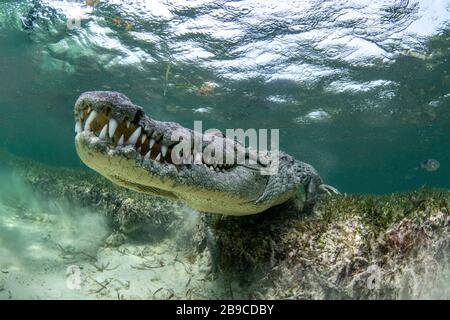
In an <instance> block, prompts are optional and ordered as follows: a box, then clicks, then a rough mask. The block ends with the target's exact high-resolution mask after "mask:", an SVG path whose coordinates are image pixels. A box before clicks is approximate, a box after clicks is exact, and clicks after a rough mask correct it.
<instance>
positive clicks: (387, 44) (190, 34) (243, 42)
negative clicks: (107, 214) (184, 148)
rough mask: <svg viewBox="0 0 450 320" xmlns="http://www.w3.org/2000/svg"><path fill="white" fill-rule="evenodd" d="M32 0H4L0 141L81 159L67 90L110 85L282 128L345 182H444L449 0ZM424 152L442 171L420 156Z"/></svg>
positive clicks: (400, 185) (227, 121)
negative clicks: (75, 25)
mask: <svg viewBox="0 0 450 320" xmlns="http://www.w3.org/2000/svg"><path fill="white" fill-rule="evenodd" d="M38 3H39V2H38V1H35V2H33V1H6V2H5V1H3V2H2V3H1V4H0V19H1V20H0V30H1V33H0V59H1V60H0V97H1V103H0V110H1V115H0V136H1V137H2V139H1V140H0V147H2V148H6V149H7V150H9V151H11V152H13V153H15V154H18V155H22V156H26V157H30V158H33V159H36V160H39V161H43V162H47V163H50V164H54V165H58V166H68V167H73V166H76V167H78V166H82V164H81V163H80V161H79V160H78V157H77V155H76V153H75V151H74V145H73V138H74V134H73V119H72V108H73V104H74V101H75V100H76V98H77V97H78V95H79V94H80V93H82V92H83V91H86V90H102V89H103V90H105V89H109V90H115V91H120V92H123V93H124V94H126V95H127V96H129V97H130V98H131V99H132V100H133V101H134V102H136V103H137V104H140V105H142V106H143V107H144V108H145V110H146V111H147V112H148V114H149V115H151V116H152V117H154V118H156V119H160V120H171V121H177V122H179V123H181V124H183V125H185V126H187V127H191V128H192V127H193V121H194V120H202V121H203V122H204V127H215V128H219V129H225V128H244V129H246V128H268V129H270V128H279V129H280V144H281V149H283V150H285V151H287V152H288V153H290V154H292V155H294V156H295V157H297V158H298V159H302V160H304V161H306V162H309V163H311V164H313V165H314V166H315V167H317V169H318V170H319V172H320V173H321V174H322V176H323V178H324V179H325V180H326V181H327V182H328V183H330V184H332V185H335V186H337V187H338V188H339V189H340V190H342V191H344V192H348V193H388V192H395V191H402V190H411V189H415V188H418V187H420V186H422V185H428V186H434V187H444V188H448V187H449V186H450V165H449V163H450V113H449V108H450V96H449V94H450V91H449V88H450V75H449V74H448V71H449V70H450V64H449V61H448V57H449V45H450V40H449V30H448V26H449V25H448V23H449V5H450V4H449V2H448V1H433V3H429V2H428V1H419V2H413V1H409V2H408V1H394V2H392V1H385V3H383V2H382V1H381V2H376V3H372V2H371V1H367V2H365V1H362V2H358V3H356V2H355V3H353V4H352V2H351V1H350V2H348V3H347V2H345V4H344V2H340V1H335V2H333V1H306V2H304V1H299V2H295V1H294V2H289V4H288V2H286V3H285V4H282V3H280V4H277V2H273V3H271V2H269V3H267V5H262V4H258V3H257V2H252V1H240V2H226V1H217V2H215V1H210V2H205V3H204V4H202V3H197V2H193V3H191V4H189V3H186V2H183V1H168V2H167V3H165V2H158V1H155V2H154V3H153V2H152V1H147V2H146V1H140V2H139V1H122V2H120V3H121V4H120V5H119V4H117V3H119V2H117V1H110V2H108V1H101V3H100V4H99V5H97V6H95V7H93V8H91V7H89V6H85V5H81V4H79V3H77V2H73V1H72V2H66V6H63V5H61V3H64V2H62V1H42V4H41V5H37V4H38ZM33 6H37V7H36V8H35V11H34V12H35V19H34V20H33V25H32V28H31V29H28V30H24V29H23V27H22V23H21V20H20V17H24V16H26V15H27V14H28V13H29V12H30V10H32V9H33ZM74 8H75V9H74ZM76 9H79V10H80V12H82V13H83V14H84V15H83V18H84V19H83V20H82V21H81V27H80V28H79V29H73V30H69V29H68V28H67V26H66V21H67V17H66V14H73V12H76ZM32 12H33V11H32ZM114 17H119V19H120V20H114V21H115V22H114V21H113V19H114ZM119 21H120V22H119ZM126 23H130V29H129V30H126V29H127V25H126ZM168 65H170V70H169V77H168V81H167V83H166V79H165V74H166V70H167V66H168ZM205 81H210V82H215V83H216V84H217V87H216V88H215V90H214V91H213V92H212V93H211V94H209V95H199V94H198V93H197V90H196V88H198V87H200V86H201V85H202V83H204V82H205ZM164 91H166V94H165V96H164ZM199 108H205V110H207V112H205V113H200V112H196V110H198V109H199ZM317 110H320V111H324V112H326V114H327V116H325V117H324V118H323V119H317V120H311V119H308V117H307V115H308V114H310V113H311V112H314V111H317ZM428 158H433V159H436V160H438V161H439V162H440V163H441V167H440V169H439V170H438V171H436V172H432V173H430V172H426V171H421V170H415V168H416V167H417V165H418V163H419V162H420V161H423V160H425V159H428Z"/></svg>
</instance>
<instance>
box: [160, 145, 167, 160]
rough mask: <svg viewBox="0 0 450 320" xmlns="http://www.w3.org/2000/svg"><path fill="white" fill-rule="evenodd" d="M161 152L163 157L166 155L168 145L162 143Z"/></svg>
mask: <svg viewBox="0 0 450 320" xmlns="http://www.w3.org/2000/svg"><path fill="white" fill-rule="evenodd" d="M161 153H162V155H163V157H165V156H166V153H167V146H165V145H161Z"/></svg>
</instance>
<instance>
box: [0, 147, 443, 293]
mask: <svg viewBox="0 0 450 320" xmlns="http://www.w3.org/2000/svg"><path fill="white" fill-rule="evenodd" d="M7 158H8V159H9V160H2V162H3V163H2V165H3V166H8V167H10V168H13V172H15V176H16V177H18V178H17V179H18V180H19V181H21V183H23V184H25V185H26V186H27V188H30V189H31V190H32V193H33V194H34V197H36V198H35V199H37V198H39V197H43V199H46V200H45V201H64V202H65V203H68V204H72V205H70V206H68V208H76V207H78V206H79V205H82V206H83V207H84V208H85V209H84V211H80V210H78V211H77V210H75V209H72V210H75V212H74V213H72V216H74V219H78V218H77V215H80V217H81V216H86V209H88V210H87V212H91V214H92V215H93V216H98V217H103V218H102V219H106V220H98V219H100V218H95V219H97V220H96V223H95V224H96V225H97V228H101V229H102V230H103V231H102V232H101V233H99V232H96V234H97V236H99V237H100V238H101V239H102V240H101V242H102V244H99V242H98V241H99V240H100V239H99V240H97V242H96V243H97V246H98V247H97V249H96V250H95V249H92V248H91V249H90V250H89V251H87V252H86V251H84V253H82V254H80V251H79V250H80V249H74V248H75V247H72V249H71V247H70V246H69V247H67V248H66V247H64V246H62V245H61V247H59V250H61V254H62V255H63V256H64V257H66V259H67V256H69V258H71V259H72V263H75V264H76V263H78V264H81V263H83V261H84V259H87V260H88V261H89V265H90V268H89V270H90V271H89V272H90V273H92V274H103V273H110V274H114V276H113V279H114V280H111V279H109V282H111V281H113V282H112V283H115V285H114V286H112V287H108V286H109V285H110V284H109V282H108V279H103V280H102V281H100V284H101V285H99V284H98V283H97V282H98V281H99V280H97V282H94V281H90V282H89V281H84V282H83V283H84V284H83V285H82V288H83V286H84V288H86V291H89V290H90V293H89V292H87V293H85V294H87V295H88V296H95V297H97V298H99V297H103V298H123V299H127V298H171V299H183V298H198V299H207V298H272V299H279V298H295V299H299V298H314V299H319V298H335V299H346V298H358V299H373V298H381V299H393V298H434V297H438V298H449V297H450V292H449V288H448V286H447V283H448V281H449V279H450V278H449V277H450V268H449V253H450V250H449V249H450V248H449V243H450V242H449V240H450V239H449V234H450V233H449V231H450V230H449V228H450V192H449V191H448V190H440V189H420V190H417V191H415V192H407V193H398V194H392V195H385V196H373V195H358V196H350V195H348V196H345V197H344V196H342V197H339V196H326V197H322V198H321V200H320V201H319V203H318V205H317V207H316V209H315V214H304V213H302V210H301V209H302V208H301V206H302V203H303V200H302V199H298V201H296V202H290V203H287V204H284V205H282V206H279V207H276V208H274V209H273V210H272V211H270V212H267V213H263V214H259V215H255V216H248V217H229V216H227V217H222V216H220V215H208V214H199V213H196V212H193V211H192V210H190V209H188V208H184V207H183V206H182V205H181V204H179V203H177V202H167V201H166V200H164V199H162V198H158V197H152V196H147V195H146V196H142V195H141V194H139V193H135V192H131V191H128V190H126V189H124V188H119V187H117V186H114V185H113V184H112V183H110V182H108V181H107V180H105V179H104V178H102V177H100V176H98V175H96V174H94V173H90V172H84V171H81V170H72V169H71V170H69V169H63V168H56V167H50V166H46V165H42V164H39V163H35V162H32V161H30V160H27V159H20V158H16V157H13V156H10V155H9V156H5V155H3V156H2V159H7ZM17 200H20V196H19V199H16V202H17ZM2 202H5V200H4V199H2ZM19 202H20V201H19ZM19 202H17V203H16V205H15V206H18V208H20V206H19V204H18V203H19ZM56 203H58V202H56ZM75 203H77V204H78V206H75V205H74V204H75ZM25 207H26V206H25ZM22 210H23V209H18V211H19V212H20V211H22ZM25 211H26V210H25ZM61 212H62V211H61ZM76 212H84V213H83V214H81V213H78V214H77V213H76ZM54 214H55V213H54ZM39 216H40V215H37V214H36V216H35V217H34V218H33V219H38V217H39ZM33 219H32V220H28V223H30V224H33V223H35V222H34V220H33ZM85 219H86V218H85ZM44 222H45V221H44ZM41 223H43V222H41ZM135 226H140V228H137V227H135ZM3 228H5V227H4V226H2V229H3ZM6 230H7V229H6ZM108 230H109V231H108ZM10 233H11V232H9V234H10ZM5 237H8V233H5V232H2V234H1V236H0V239H2V240H3V241H4V240H5ZM75 246H76V245H75ZM21 250H23V248H22V249H20V248H19V250H18V251H19V252H20V251H21ZM167 252H177V254H176V255H175V257H173V256H170V257H166V256H165V255H167ZM115 255H119V256H120V257H121V258H117V256H115ZM157 257H160V258H157ZM162 257H165V258H162ZM155 258H156V259H155ZM168 261H169V262H170V263H169V262H168ZM176 261H178V262H176ZM174 262H175V265H177V266H176V268H181V269H182V270H183V271H182V273H181V274H180V272H181V271H179V269H177V270H178V271H177V272H178V273H176V274H178V276H177V277H181V279H183V280H180V278H177V279H178V282H179V283H180V281H181V282H182V283H183V285H182V287H183V290H181V289H180V285H175V284H174V285H172V286H167V283H166V286H164V285H162V284H161V283H160V282H158V281H163V280H160V278H163V279H164V273H163V274H162V275H160V276H159V278H158V276H157V278H155V280H152V281H147V282H146V281H144V282H143V284H142V286H145V283H150V284H149V285H150V286H151V285H155V284H157V286H159V287H158V288H156V287H154V288H153V290H150V291H149V289H148V288H147V289H145V290H144V289H142V288H141V289H140V290H138V289H136V285H137V284H136V283H140V281H138V280H136V279H138V278H139V274H141V275H144V277H145V276H149V274H147V273H151V272H155V270H162V269H164V268H168V266H172V264H173V263H174ZM4 263H5V262H4V261H2V264H4ZM59 263H60V264H61V265H62V266H61V267H64V266H65V265H67V263H66V261H65V260H62V261H60V262H59ZM12 265H14V264H13V263H12ZM0 267H1V268H3V269H5V267H6V266H4V265H2V266H0ZM127 268H128V272H126V271H125V270H127ZM10 269H11V270H12V271H7V272H8V273H14V268H11V267H10ZM130 269H132V270H133V272H132V273H130V272H129V270H130ZM7 270H9V269H8V268H7ZM171 272H174V271H173V270H171V271H168V273H167V274H166V276H167V277H169V274H171ZM152 274H153V277H154V276H155V274H154V273H152ZM171 277H173V274H172V275H171ZM193 279H194V280H193ZM164 281H166V280H164ZM183 281H184V282H183ZM129 282H131V283H132V284H130V283H129ZM118 283H122V285H118ZM126 283H128V285H125V284H126ZM163 283H164V282H163ZM1 284H2V280H1V276H0V285H1ZM185 284H187V285H186V287H184V286H185ZM102 285H103V286H105V288H104V289H102ZM111 285H112V284H111ZM130 286H131V287H130ZM3 287H5V285H3ZM113 288H115V289H113ZM200 288H209V289H207V290H206V289H205V290H202V289H200ZM9 290H10V291H11V288H9ZM157 290H158V291H157ZM96 291H98V292H96ZM5 292H6V291H5ZM12 292H14V290H12ZM129 292H134V293H132V294H131V293H129ZM143 292H145V293H143ZM149 292H151V294H149Z"/></svg>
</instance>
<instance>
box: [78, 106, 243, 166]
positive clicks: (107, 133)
mask: <svg viewBox="0 0 450 320" xmlns="http://www.w3.org/2000/svg"><path fill="white" fill-rule="evenodd" d="M112 114H113V112H112V109H111V107H108V106H106V107H105V108H103V109H102V110H101V111H99V110H94V109H92V108H91V107H87V106H86V107H85V108H83V109H79V108H76V110H75V132H76V133H77V134H78V133H81V132H85V133H89V134H92V135H93V137H96V138H98V139H99V140H100V141H99V142H103V143H106V145H107V146H108V148H109V149H110V150H114V149H117V150H119V149H120V148H125V147H133V149H134V151H135V152H136V159H137V160H140V161H143V162H145V161H155V162H158V163H159V164H162V165H170V166H174V167H175V168H176V169H177V170H178V171H179V170H180V169H181V168H182V167H183V166H190V165H197V166H203V167H204V168H206V169H208V170H211V171H215V172H227V171H229V170H232V169H233V167H234V165H229V164H215V163H209V161H206V160H205V159H204V157H203V156H202V153H197V154H196V155H195V156H190V158H188V159H186V158H183V154H180V155H178V156H177V161H172V156H173V154H172V151H173V148H174V146H175V145H177V144H178V143H179V142H180V141H171V140H170V137H164V133H162V132H159V131H158V130H157V129H156V128H150V127H148V126H146V127H145V128H144V127H142V126H140V125H139V124H135V123H133V122H132V121H130V120H119V119H116V118H114V117H113V115H112ZM136 122H138V121H136ZM166 135H167V133H166ZM191 154H192V152H191ZM180 158H181V159H182V161H180Z"/></svg>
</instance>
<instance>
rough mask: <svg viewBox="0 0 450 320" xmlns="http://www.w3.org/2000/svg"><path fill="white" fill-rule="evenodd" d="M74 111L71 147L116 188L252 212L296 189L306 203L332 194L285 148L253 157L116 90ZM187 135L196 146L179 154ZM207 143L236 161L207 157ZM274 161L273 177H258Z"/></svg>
mask: <svg viewBox="0 0 450 320" xmlns="http://www.w3.org/2000/svg"><path fill="white" fill-rule="evenodd" d="M74 114H75V122H76V125H75V131H76V138H75V145H76V149H77V152H78V155H79V156H80V158H81V160H82V161H83V162H84V163H85V164H86V165H87V166H88V167H90V168H92V169H93V170H95V171H97V172H98V173H100V174H101V175H103V176H105V177H107V178H108V179H109V180H111V181H112V182H114V183H116V184H118V185H121V186H124V187H126V188H129V189H132V190H135V191H139V192H144V193H150V194H155V195H159V196H162V197H165V198H172V199H177V200H181V201H183V202H185V203H187V204H188V205H189V206H191V207H192V208H194V209H196V210H199V211H203V212H210V213H219V214H224V215H237V216H239V215H250V214H256V213H260V212H263V211H265V210H267V209H269V208H271V207H273V206H276V205H279V204H282V203H284V202H286V201H288V200H290V199H292V198H294V197H295V196H296V195H297V194H298V192H299V189H300V188H301V187H303V188H304V190H305V194H306V200H305V205H306V206H307V207H309V208H311V207H313V206H314V203H315V202H316V200H317V196H318V195H319V194H320V193H323V192H327V193H330V192H333V193H337V190H336V189H334V188H333V187H330V186H327V185H325V184H323V183H322V179H321V178H320V176H319V174H318V173H317V171H316V170H315V169H314V168H313V167H312V166H311V165H309V164H307V163H304V162H301V161H298V160H296V159H294V158H293V157H291V156H290V155H288V154H286V153H283V152H280V153H279V154H277V158H276V160H277V161H274V160H275V158H274V156H273V155H272V156H271V155H264V156H263V155H259V154H257V153H255V152H253V151H251V150H249V149H248V148H246V147H245V146H244V145H242V144H241V143H239V142H237V141H236V140H235V139H230V138H227V137H225V136H223V135H221V134H220V133H217V132H216V133H203V134H202V133H199V132H196V131H193V130H190V129H187V128H184V127H182V126H181V125H180V124H178V123H175V122H161V121H157V120H154V119H152V118H151V117H149V116H148V115H146V114H145V112H144V109H143V108H142V107H139V106H137V105H135V104H133V103H132V102H131V101H130V100H129V99H128V98H127V97H126V96H124V95H123V94H121V93H117V92H106V91H93V92H86V93H83V94H82V95H81V96H80V97H79V98H78V100H77V102H76V103H75V109H74ZM174 137H177V139H174ZM180 137H181V138H180ZM189 139H191V140H192V141H200V147H197V148H196V149H195V146H194V147H192V148H193V149H192V150H190V148H191V146H189V151H188V152H187V151H186V149H184V150H183V151H182V152H181V153H180V152H178V149H179V147H180V145H179V144H180V143H181V141H188V140H189ZM189 141H190V140H189ZM211 146H212V147H213V148H214V149H215V150H221V151H223V153H224V154H229V153H230V152H232V153H233V154H236V155H237V156H233V157H234V158H233V159H234V160H235V161H234V162H231V163H230V162H228V161H227V162H226V163H217V162H216V160H211V156H209V157H208V154H207V153H206V150H207V149H208V148H209V150H211ZM189 152H190V153H189ZM199 152H200V153H199ZM239 156H242V157H241V158H239ZM263 158H264V161H262V160H263ZM237 159H244V162H243V163H241V162H239V161H237ZM251 160H253V161H251ZM274 163H276V164H277V168H278V170H277V172H276V173H275V174H271V175H269V174H262V172H264V170H266V171H267V170H270V169H272V166H273V164H274Z"/></svg>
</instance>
